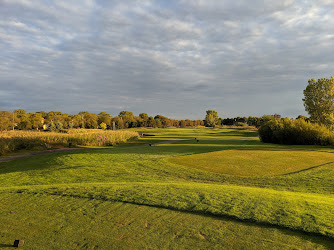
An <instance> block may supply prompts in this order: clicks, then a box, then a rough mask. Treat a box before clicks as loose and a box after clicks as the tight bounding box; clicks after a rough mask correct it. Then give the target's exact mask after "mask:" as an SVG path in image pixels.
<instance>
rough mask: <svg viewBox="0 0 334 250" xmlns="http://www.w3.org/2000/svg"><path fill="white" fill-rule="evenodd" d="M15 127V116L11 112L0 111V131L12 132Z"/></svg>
mask: <svg viewBox="0 0 334 250" xmlns="http://www.w3.org/2000/svg"><path fill="white" fill-rule="evenodd" d="M12 127H13V114H12V113H11V112H9V111H0V131H4V130H10V129H11V128H12Z"/></svg>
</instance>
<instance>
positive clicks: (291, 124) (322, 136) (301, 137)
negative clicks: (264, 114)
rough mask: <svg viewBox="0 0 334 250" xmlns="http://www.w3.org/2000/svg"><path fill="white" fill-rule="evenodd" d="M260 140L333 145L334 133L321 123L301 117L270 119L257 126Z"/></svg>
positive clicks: (280, 142) (279, 142)
mask: <svg viewBox="0 0 334 250" xmlns="http://www.w3.org/2000/svg"><path fill="white" fill-rule="evenodd" d="M259 136H260V139H261V141H262V142H268V143H278V144H297V145H323V146H325V145H334V134H333V132H332V131H330V130H329V129H327V128H326V127H325V126H323V125H319V124H316V123H310V122H307V121H304V120H302V119H297V120H291V119H289V118H285V119H282V120H277V119H275V120H270V121H267V122H266V123H264V124H263V125H262V126H261V127H260V128H259Z"/></svg>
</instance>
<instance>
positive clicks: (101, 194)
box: [0, 129, 334, 244]
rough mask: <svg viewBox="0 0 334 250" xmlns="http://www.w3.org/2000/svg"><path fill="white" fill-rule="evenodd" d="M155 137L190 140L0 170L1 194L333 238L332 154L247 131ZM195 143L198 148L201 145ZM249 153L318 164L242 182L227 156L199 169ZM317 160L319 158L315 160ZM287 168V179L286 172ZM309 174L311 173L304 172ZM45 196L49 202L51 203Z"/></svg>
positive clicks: (50, 158) (74, 155)
mask: <svg viewBox="0 0 334 250" xmlns="http://www.w3.org/2000/svg"><path fill="white" fill-rule="evenodd" d="M149 131H150V134H151V133H160V135H159V137H155V140H170V139H174V138H184V139H191V140H189V141H182V142H178V143H173V144H165V145H159V146H154V147H131V148H115V149H96V150H90V151H86V152H82V151H81V152H71V153H66V154H64V153H62V154H60V153H59V154H54V155H43V156H38V157H34V158H29V159H20V160H16V161H13V162H8V163H1V164H0V183H1V186H2V189H0V190H2V192H3V195H6V194H8V193H12V192H14V193H15V192H17V190H18V189H19V190H21V192H22V190H25V195H32V194H36V193H40V194H53V195H62V197H64V196H68V197H69V198H63V199H70V198H72V197H77V198H82V199H86V198H89V199H90V201H96V200H100V202H102V201H103V202H110V201H126V202H131V203H137V204H147V205H154V206H160V207H168V208H173V209H179V210H183V211H196V212H200V213H211V214H216V215H230V216H232V217H234V218H240V219H248V220H253V221H258V222H262V223H267V224H276V225H280V226H284V227H290V228H293V229H299V230H303V231H308V232H314V233H319V234H323V235H327V236H330V237H334V228H333V225H334V221H333V217H334V216H333V211H334V195H333V193H334V186H333V183H334V181H333V176H334V173H333V172H334V170H333V164H332V163H331V162H332V158H331V157H332V153H333V152H334V150H332V149H330V148H323V147H310V146H298V147H296V146H282V145H271V144H262V143H260V142H259V141H258V139H257V138H256V137H255V136H256V134H255V133H254V132H249V131H236V130H226V129H225V130H207V129H186V130H185V129H179V130H177V129H170V130H163V133H161V130H158V131H155V130H149ZM194 137H196V138H199V139H200V141H199V142H196V141H195V140H194V139H193V138H194ZM243 150H247V151H250V152H255V153H256V154H257V153H258V152H265V154H266V157H271V155H270V152H282V150H283V151H285V152H287V153H288V154H290V156H289V157H291V156H296V157H297V156H298V152H300V153H302V154H305V153H308V152H309V153H310V154H312V157H311V158H310V159H312V160H313V162H312V164H310V162H309V161H308V162H305V161H303V159H300V158H299V159H298V160H296V161H295V164H293V165H291V166H290V168H291V167H292V168H293V169H292V171H294V172H293V173H291V171H288V173H290V174H287V175H279V176H260V177H259V176H256V177H241V176H238V175H244V174H243V172H242V171H243V169H241V168H239V173H238V169H236V170H235V169H233V171H234V172H233V175H226V174H224V173H226V169H228V168H229V165H228V164H227V165H225V164H224V158H223V157H221V158H220V159H221V160H222V162H221V164H218V163H217V161H218V162H219V159H216V160H215V161H213V162H214V163H215V164H216V165H215V166H214V168H215V169H218V170H219V171H212V169H209V171H207V169H206V168H205V166H202V165H201V164H199V163H200V161H198V162H197V161H196V157H201V155H203V154H204V155H205V154H224V155H225V156H227V155H229V154H232V155H234V157H239V158H238V159H239V160H238V161H235V162H236V163H238V164H239V165H240V166H244V165H247V162H248V160H247V158H244V157H242V155H241V154H240V152H243ZM210 152H214V153H210ZM228 153H229V154H228ZM295 153H296V154H295ZM318 156H319V157H321V159H320V160H319V161H317V160H314V158H315V157H318ZM182 157H185V158H186V157H195V158H193V162H194V163H196V164H197V166H195V167H192V166H187V164H184V163H183V164H182V165H179V164H178V163H179V162H178V160H179V159H180V158H181V159H182ZM234 157H231V158H230V159H234ZM175 159H176V161H175ZM270 159H271V160H269V161H265V163H266V164H269V163H272V164H273V165H276V166H278V167H281V165H280V164H279V163H280V162H281V158H280V157H276V156H275V155H273V156H272V157H271V158H270ZM318 165H322V166H318ZM220 166H221V168H219V167H220ZM248 166H249V165H248ZM224 168H225V169H224ZM266 168H267V169H270V168H268V166H266ZM281 169H283V170H284V171H283V173H287V171H286V169H284V168H282V167H281ZM303 169H306V170H305V171H301V170H303ZM247 171H249V170H247ZM279 171H282V170H279ZM296 171H297V172H296ZM280 173H282V172H280ZM82 183H84V184H82ZM34 185H38V186H34ZM263 187H266V188H263ZM283 190H285V191H284V192H283ZM43 197H44V198H43V199H47V197H48V196H43ZM28 204H29V202H28ZM108 204H109V203H108ZM0 230H3V229H1V228H0ZM0 232H1V231H0ZM216 233H219V232H216ZM200 238H201V237H200ZM326 241H327V240H325V239H324V242H326ZM329 241H331V240H329ZM0 243H1V242H0ZM276 243H277V242H276ZM249 244H250V243H249ZM288 244H290V243H288ZM305 244H306V243H305Z"/></svg>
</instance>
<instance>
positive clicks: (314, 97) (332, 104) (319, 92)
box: [303, 76, 334, 129]
mask: <svg viewBox="0 0 334 250" xmlns="http://www.w3.org/2000/svg"><path fill="white" fill-rule="evenodd" d="M303 101H304V106H305V110H306V111H307V112H308V113H309V115H310V120H311V121H313V122H317V123H321V124H324V125H325V126H327V127H328V128H332V129H333V127H334V77H333V76H332V77H331V78H330V79H327V78H320V79H318V80H317V81H316V80H315V79H314V78H312V79H311V80H309V81H308V85H307V87H306V89H305V90H304V98H303Z"/></svg>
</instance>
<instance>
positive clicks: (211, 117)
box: [204, 110, 219, 127]
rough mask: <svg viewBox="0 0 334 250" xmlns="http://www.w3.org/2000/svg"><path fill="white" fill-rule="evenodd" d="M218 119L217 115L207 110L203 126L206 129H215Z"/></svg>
mask: <svg viewBox="0 0 334 250" xmlns="http://www.w3.org/2000/svg"><path fill="white" fill-rule="evenodd" d="M218 122H219V118H218V113H217V111H215V110H207V111H206V116H205V121H204V123H205V126H207V127H215V126H216V125H218Z"/></svg>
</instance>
